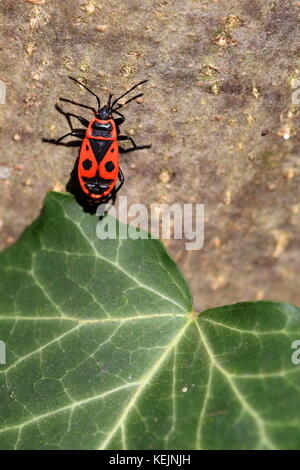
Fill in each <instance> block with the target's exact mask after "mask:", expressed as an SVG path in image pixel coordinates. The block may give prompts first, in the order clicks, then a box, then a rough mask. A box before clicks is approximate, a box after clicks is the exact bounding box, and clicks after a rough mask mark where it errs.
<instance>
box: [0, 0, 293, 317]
mask: <svg viewBox="0 0 300 470" xmlns="http://www.w3.org/2000/svg"><path fill="white" fill-rule="evenodd" d="M0 8H1V22H0V28H1V59H0V79H1V80H3V81H4V82H5V83H6V86H7V100H6V103H7V104H5V105H4V104H2V105H0V126H1V133H0V138H1V154H0V183H1V184H0V198H1V207H0V234H1V247H2V248H3V247H5V246H7V245H8V244H9V243H12V242H13V240H15V239H16V238H17V237H18V236H19V234H20V233H21V232H22V231H23V229H24V228H25V227H26V226H27V225H28V224H29V223H30V222H31V221H32V219H33V218H35V217H36V216H37V214H38V213H39V211H40V209H41V207H42V202H43V199H44V196H45V192H46V191H47V190H48V189H53V188H55V189H59V190H63V188H64V186H65V184H66V183H67V181H68V178H69V173H70V171H71V169H72V166H73V163H74V161H75V158H76V156H77V149H76V148H75V149H74V148H65V147H54V146H51V145H49V144H45V143H42V141H41V139H42V138H43V137H58V136H60V135H62V134H64V133H65V132H67V131H68V125H67V122H66V120H65V119H64V118H63V116H61V115H60V114H58V113H57V111H55V109H54V105H55V103H56V102H57V101H58V98H59V97H60V96H63V97H66V98H73V99H74V100H76V101H81V102H86V103H90V104H91V103H93V99H92V97H90V96H88V95H87V94H86V93H85V92H84V91H83V90H81V89H80V87H78V86H75V85H74V84H72V83H71V82H70V80H68V78H67V76H68V75H70V74H71V75H73V76H76V77H77V78H80V79H82V80H83V81H84V83H86V84H88V85H89V86H90V87H91V88H92V89H94V90H95V91H97V92H99V93H100V95H101V96H102V97H103V98H106V96H107V94H108V90H113V91H114V92H115V93H116V94H117V93H121V92H122V91H123V90H125V89H127V88H128V87H130V86H131V85H133V84H135V83H136V82H137V81H139V80H142V79H143V78H145V77H149V78H150V80H149V82H148V83H147V84H146V85H145V86H144V92H145V96H144V97H143V102H142V103H132V104H130V105H129V106H128V108H126V110H125V114H126V116H127V121H126V123H125V124H124V125H123V129H124V131H125V132H127V133H130V134H131V135H133V136H134V138H135V139H136V141H137V142H138V143H148V142H149V141H150V142H152V145H153V147H152V149H151V150H150V151H149V150H147V151H145V150H144V151H140V152H136V153H132V154H130V153H129V154H127V155H125V156H123V157H122V160H123V161H122V168H123V171H124V174H125V177H126V185H125V188H124V190H123V191H122V194H123V195H125V194H126V195H127V196H128V198H129V203H130V204H131V203H133V202H144V203H146V204H147V205H149V206H150V204H151V203H154V202H156V203H162V202H165V203H169V204H172V203H174V202H179V203H185V202H198V203H204V204H205V214H206V223H205V247H204V249H202V250H201V251H186V250H184V242H179V241H176V242H174V241H173V242H172V241H169V242H166V244H167V246H168V249H169V251H170V252H171V254H172V255H173V256H174V257H175V259H176V260H177V261H178V262H179V264H180V266H181V268H182V270H183V272H184V273H185V276H186V277H187V279H188V280H189V282H190V284H191V287H192V291H193V294H194V299H195V308H196V309H202V308H205V307H214V306H216V305H223V304H227V303H233V302H237V301H241V300H253V299H274V300H282V301H288V302H292V303H294V304H298V305H299V304H300V277H299V272H300V259H299V247H300V236H299V227H300V194H299V182H300V160H299V150H298V149H299V138H300V137H299V130H298V129H299V119H300V118H299V108H298V106H297V105H295V104H293V102H292V93H293V91H294V90H293V88H292V87H293V86H295V85H296V84H297V79H298V78H299V79H300V56H299V52H300V47H299V44H300V43H299V39H300V34H299V18H300V16H299V15H300V2H297V1H296V0H295V1H293V0H273V1H270V0H241V1H234V0H227V1H226V2H225V1H224V0H198V1H197V0H185V1H181V0H142V1H141V0H128V1H124V0H111V1H110V2H105V1H104V0H103V1H102V0H91V1H90V0H83V1H81V0H2V1H0ZM63 107H64V109H69V110H71V111H75V107H73V106H72V105H67V104H65V105H64V106H63ZM82 114H84V115H86V116H88V115H89V114H88V113H86V112H83V113H82Z"/></svg>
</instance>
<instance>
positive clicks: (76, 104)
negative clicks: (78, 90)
mask: <svg viewBox="0 0 300 470" xmlns="http://www.w3.org/2000/svg"><path fill="white" fill-rule="evenodd" d="M59 100H60V101H64V102H65V103H71V104H74V105H75V106H81V107H82V108H86V109H90V110H91V111H93V113H95V114H96V110H95V108H93V106H88V105H86V104H82V103H77V101H73V100H68V99H67V98H59Z"/></svg>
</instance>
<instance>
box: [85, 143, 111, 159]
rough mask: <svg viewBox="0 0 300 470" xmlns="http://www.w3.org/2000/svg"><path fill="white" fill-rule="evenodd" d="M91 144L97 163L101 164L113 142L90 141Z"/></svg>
mask: <svg viewBox="0 0 300 470" xmlns="http://www.w3.org/2000/svg"><path fill="white" fill-rule="evenodd" d="M89 142H90V144H91V147H92V150H93V154H94V155H95V158H96V160H97V163H100V162H101V160H103V157H104V156H105V154H106V152H107V151H108V149H109V147H110V146H111V144H112V140H100V139H89Z"/></svg>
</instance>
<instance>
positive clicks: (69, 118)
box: [55, 104, 89, 131]
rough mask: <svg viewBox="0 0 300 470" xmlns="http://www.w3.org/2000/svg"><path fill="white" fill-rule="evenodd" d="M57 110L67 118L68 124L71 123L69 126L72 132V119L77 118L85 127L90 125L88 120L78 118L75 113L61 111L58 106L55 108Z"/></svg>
mask: <svg viewBox="0 0 300 470" xmlns="http://www.w3.org/2000/svg"><path fill="white" fill-rule="evenodd" d="M55 109H56V110H57V111H58V112H59V113H61V114H62V115H63V116H65V118H66V119H67V121H68V123H69V126H70V129H71V130H72V131H74V127H73V125H72V121H71V117H75V118H76V119H78V121H79V122H80V123H81V124H82V125H83V126H84V127H88V125H89V121H88V120H87V119H85V118H84V117H82V116H78V115H77V114H73V113H68V112H66V111H64V110H63V109H61V108H60V107H59V106H58V104H57V105H56V106H55Z"/></svg>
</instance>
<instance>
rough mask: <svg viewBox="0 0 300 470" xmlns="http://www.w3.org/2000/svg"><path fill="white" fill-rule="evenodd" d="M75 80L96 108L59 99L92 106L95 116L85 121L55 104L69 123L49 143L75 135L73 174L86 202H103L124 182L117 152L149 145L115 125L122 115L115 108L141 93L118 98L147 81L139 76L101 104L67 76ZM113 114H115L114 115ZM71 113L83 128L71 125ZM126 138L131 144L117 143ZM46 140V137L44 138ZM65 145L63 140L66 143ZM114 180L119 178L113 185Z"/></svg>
mask: <svg viewBox="0 0 300 470" xmlns="http://www.w3.org/2000/svg"><path fill="white" fill-rule="evenodd" d="M69 78H70V79H71V80H73V81H74V82H76V83H79V84H80V85H81V86H82V87H83V88H85V89H86V90H87V91H88V92H89V93H91V94H92V95H94V96H95V97H96V99H97V104H98V109H97V110H96V109H95V108H93V107H91V106H87V105H84V104H80V103H76V102H74V101H72V100H68V99H64V98H60V99H61V101H66V102H68V103H72V104H75V105H78V106H82V107H84V108H88V109H90V110H92V111H93V112H94V114H95V117H94V118H93V119H91V120H90V121H88V120H87V119H85V118H84V117H82V116H78V115H77V114H73V113H65V112H64V111H62V110H61V109H60V108H59V107H58V106H57V107H56V108H57V109H58V111H60V112H61V113H63V114H64V115H65V116H66V117H67V119H68V122H69V124H70V127H71V129H72V131H71V132H68V133H67V134H65V135H63V136H62V137H60V138H59V139H57V140H55V141H54V142H53V141H52V142H53V143H56V144H59V143H60V142H61V141H62V140H63V139H65V137H68V136H75V137H79V138H80V139H81V140H80V141H79V143H80V145H81V149H80V155H79V159H78V165H77V177H78V181H79V184H80V187H81V189H82V191H83V192H84V193H85V194H86V196H87V197H88V199H89V201H90V202H96V203H100V202H107V201H108V200H109V199H111V198H112V197H113V196H115V194H116V193H117V192H118V191H119V190H120V189H121V187H122V185H123V183H124V175H123V172H122V170H121V168H120V166H119V153H121V152H122V153H126V152H131V151H133V150H139V149H145V148H150V147H151V145H140V146H138V145H137V144H136V143H135V142H134V140H133V139H132V137H130V136H128V135H120V131H119V126H120V125H121V124H123V122H124V121H125V117H124V116H123V114H121V113H120V112H119V111H118V110H119V109H120V108H121V107H122V106H124V105H125V104H127V103H129V102H130V101H133V100H135V99H137V98H139V97H140V96H142V95H143V93H139V94H137V95H135V96H133V97H132V98H130V99H129V100H127V101H126V102H125V103H124V104H120V103H119V100H120V99H121V98H123V97H124V96H125V95H127V94H128V93H130V92H131V91H132V90H134V89H135V88H137V87H138V86H139V85H142V84H143V83H145V82H147V80H143V81H142V82H140V83H137V84H136V85H134V86H133V87H132V88H130V89H129V90H127V91H126V92H125V93H123V94H122V95H121V96H119V97H118V98H116V99H115V100H113V101H112V97H113V95H112V94H111V93H110V94H109V98H108V102H107V104H106V105H104V106H103V107H101V103H100V98H99V96H97V95H96V94H95V93H94V92H93V91H91V90H90V89H89V88H87V87H86V86H85V85H83V84H82V83H81V82H79V81H78V80H76V79H75V78H73V77H69ZM113 114H117V115H118V116H119V117H117V118H114V117H113ZM71 117H75V118H77V119H78V120H79V122H80V123H81V124H82V125H83V126H84V127H85V128H86V130H85V129H74V128H73V126H72V123H71V119H70V118H71ZM124 140H129V141H130V142H131V143H132V147H130V148H127V149H124V148H122V147H120V146H119V144H118V142H119V141H124ZM48 142H49V141H48ZM66 145H67V144H66ZM118 180H119V181H120V183H119V185H118V186H116V185H117V182H118Z"/></svg>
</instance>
